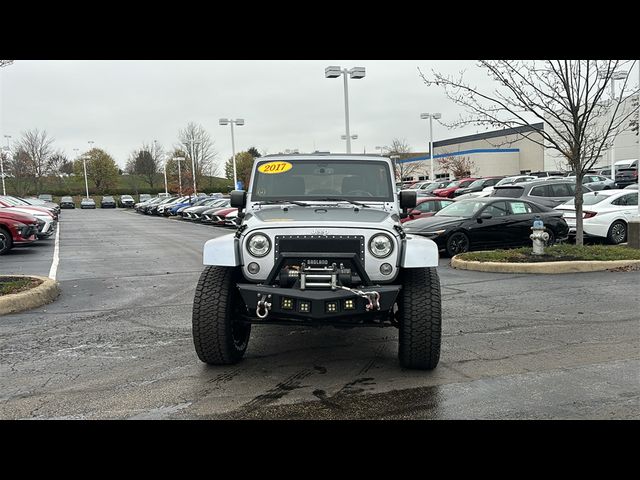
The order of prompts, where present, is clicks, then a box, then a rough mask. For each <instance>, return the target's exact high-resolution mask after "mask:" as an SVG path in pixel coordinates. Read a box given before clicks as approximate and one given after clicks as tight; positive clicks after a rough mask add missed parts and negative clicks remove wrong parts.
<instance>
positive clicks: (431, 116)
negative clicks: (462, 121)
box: [420, 113, 442, 182]
mask: <svg viewBox="0 0 640 480" xmlns="http://www.w3.org/2000/svg"><path fill="white" fill-rule="evenodd" d="M441 117H442V114H440V113H421V114H420V118H421V119H423V120H426V119H427V118H428V119H429V159H430V163H431V173H430V174H429V180H431V181H432V182H433V181H434V180H435V174H434V170H433V119H434V118H435V119H436V120H438V119H439V118H441Z"/></svg>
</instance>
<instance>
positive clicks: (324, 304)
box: [237, 283, 402, 324]
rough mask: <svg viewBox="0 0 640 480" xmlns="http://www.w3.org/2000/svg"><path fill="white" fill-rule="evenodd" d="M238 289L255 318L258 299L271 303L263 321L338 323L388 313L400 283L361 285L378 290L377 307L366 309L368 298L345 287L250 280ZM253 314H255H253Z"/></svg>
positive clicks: (367, 288)
mask: <svg viewBox="0 0 640 480" xmlns="http://www.w3.org/2000/svg"><path fill="white" fill-rule="evenodd" d="M237 286H238V289H239V291H240V294H241V295H242V299H243V300H244V303H245V304H246V306H247V308H248V309H249V313H250V316H251V317H252V319H254V320H256V319H257V320H260V319H259V318H258V317H257V315H256V309H257V307H258V301H260V300H261V299H266V301H267V302H268V303H271V308H270V309H269V314H268V315H267V316H266V317H265V318H264V319H262V320H263V321H264V323H268V322H270V321H273V320H294V321H295V320H303V321H318V322H322V323H328V324H331V323H336V322H337V323H340V321H345V320H346V321H357V318H358V317H380V316H381V315H382V316H387V315H388V312H389V311H390V310H391V309H392V308H393V305H394V304H395V302H396V297H397V296H398V292H400V289H401V288H402V287H401V286H400V285H384V286H382V285H376V286H371V287H362V288H360V289H359V290H361V291H363V292H365V293H366V292H373V291H375V292H378V293H379V294H380V299H379V300H378V302H379V304H380V309H378V310H367V309H366V306H367V305H368V303H369V302H368V301H367V299H365V298H363V297H361V296H358V295H356V294H355V293H352V292H350V291H347V290H342V289H340V290H335V291H334V290H319V289H307V290H300V289H299V288H281V287H272V286H268V285H256V284H253V283H239V284H238V285H237ZM254 316H255V317H254Z"/></svg>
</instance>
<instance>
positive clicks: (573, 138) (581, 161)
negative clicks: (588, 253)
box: [418, 60, 637, 245]
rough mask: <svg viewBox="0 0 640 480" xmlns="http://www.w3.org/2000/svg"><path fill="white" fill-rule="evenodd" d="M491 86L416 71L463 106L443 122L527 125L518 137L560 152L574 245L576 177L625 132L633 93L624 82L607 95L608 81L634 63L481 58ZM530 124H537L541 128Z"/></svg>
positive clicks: (579, 232)
mask: <svg viewBox="0 0 640 480" xmlns="http://www.w3.org/2000/svg"><path fill="white" fill-rule="evenodd" d="M478 65H479V67H480V68H482V69H484V70H485V71H486V73H487V75H488V76H489V77H491V78H492V79H493V80H494V81H495V89H493V90H492V91H487V90H481V89H479V88H477V87H475V86H473V85H471V84H470V83H468V82H467V81H465V79H464V72H460V73H459V74H458V75H455V76H453V75H442V74H440V73H437V72H432V75H431V76H430V77H429V78H428V77H427V76H426V75H425V74H423V73H422V71H420V69H418V73H419V75H420V76H421V77H422V79H423V80H424V82H425V84H427V85H428V86H432V85H436V86H440V87H442V88H443V89H444V91H445V94H446V95H447V97H449V99H451V100H452V101H454V102H455V103H456V104H458V105H460V106H462V107H463V108H464V109H465V111H466V114H465V115H463V116H461V117H460V118H459V119H458V120H457V121H455V122H453V123H451V124H446V123H443V125H446V126H449V127H461V126H466V125H485V126H492V127H509V128H511V127H524V126H526V127H529V128H528V129H527V131H526V132H523V133H521V134H520V135H522V136H523V137H526V138H528V139H529V140H531V141H533V142H535V143H537V144H539V145H541V146H543V147H544V148H545V149H548V150H555V151H556V152H559V153H560V154H561V155H562V156H563V157H564V158H565V159H566V161H567V164H568V165H569V167H570V168H572V169H573V171H574V172H575V173H576V195H575V206H576V244H577V245H582V244H583V224H582V178H583V177H584V174H585V173H586V171H587V170H588V169H589V168H591V167H592V166H593V165H594V163H595V162H596V161H597V160H598V158H599V157H600V156H601V153H602V152H603V151H604V150H606V149H607V148H609V146H610V145H611V143H612V142H613V140H614V139H615V136H616V135H617V134H618V133H619V132H620V131H622V130H625V129H628V128H629V118H630V117H631V116H632V115H633V113H634V110H631V112H625V111H624V109H623V108H621V105H622V104H623V103H624V102H625V101H627V100H628V99H629V97H630V96H631V95H633V94H634V93H637V90H636V91H631V89H630V88H629V87H628V85H627V82H628V77H627V78H625V80H624V82H623V85H622V86H621V90H620V93H619V95H620V96H619V98H617V99H612V98H608V94H609V82H611V81H613V80H612V77H614V76H615V74H616V73H618V72H620V71H621V70H623V69H626V70H630V69H632V68H633V66H634V65H635V61H621V60H608V61H601V60H546V61H521V60H518V61H508V60H497V61H486V60H483V61H480V62H479V64H478ZM531 119H537V120H542V122H543V126H542V128H537V127H534V126H533V125H532V124H531V121H530V120H531Z"/></svg>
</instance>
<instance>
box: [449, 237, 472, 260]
mask: <svg viewBox="0 0 640 480" xmlns="http://www.w3.org/2000/svg"><path fill="white" fill-rule="evenodd" d="M468 251H469V237H467V236H466V235H465V234H464V233H462V232H456V233H454V234H453V235H451V236H450V237H449V240H447V254H448V255H449V256H450V257H453V256H455V255H457V254H459V253H464V252H468Z"/></svg>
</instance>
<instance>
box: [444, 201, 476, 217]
mask: <svg viewBox="0 0 640 480" xmlns="http://www.w3.org/2000/svg"><path fill="white" fill-rule="evenodd" d="M486 204H487V202H482V201H478V200H474V199H472V198H471V199H469V200H462V201H459V202H455V203H452V204H451V205H447V206H446V207H444V208H443V209H442V210H440V211H439V212H437V213H436V216H438V217H464V218H471V217H473V215H474V214H475V213H476V212H477V211H478V210H480V209H481V208H482V207H484V206H485V205H486Z"/></svg>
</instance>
